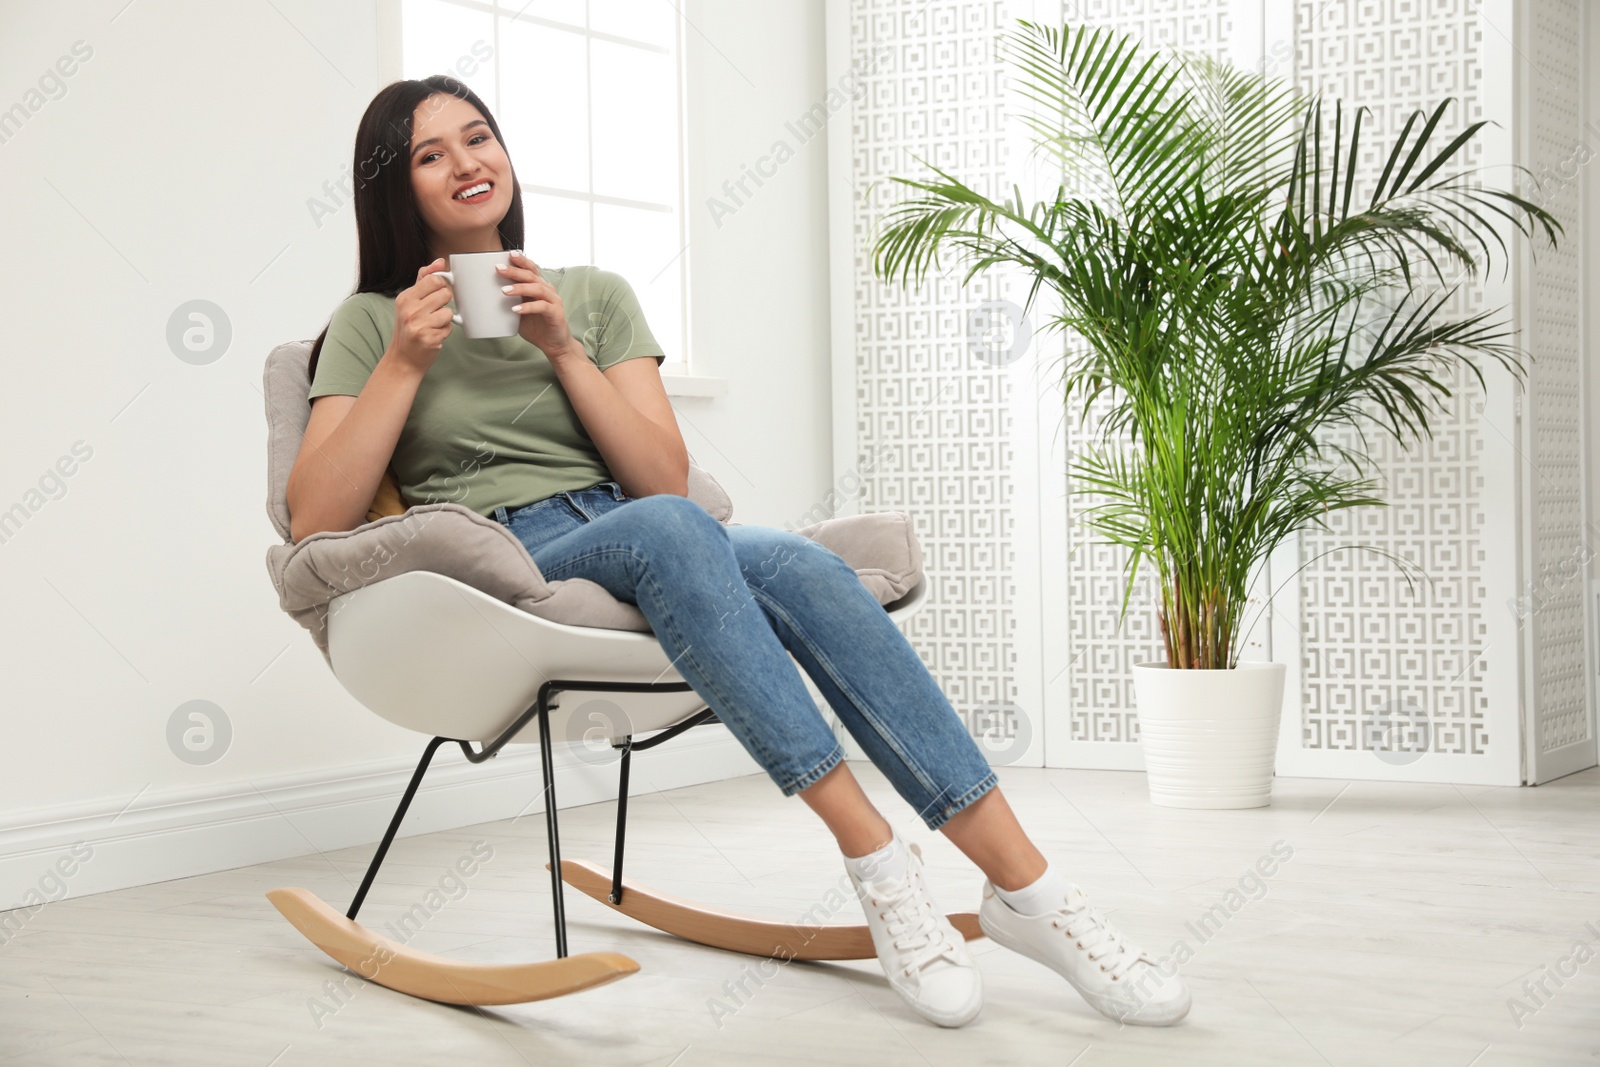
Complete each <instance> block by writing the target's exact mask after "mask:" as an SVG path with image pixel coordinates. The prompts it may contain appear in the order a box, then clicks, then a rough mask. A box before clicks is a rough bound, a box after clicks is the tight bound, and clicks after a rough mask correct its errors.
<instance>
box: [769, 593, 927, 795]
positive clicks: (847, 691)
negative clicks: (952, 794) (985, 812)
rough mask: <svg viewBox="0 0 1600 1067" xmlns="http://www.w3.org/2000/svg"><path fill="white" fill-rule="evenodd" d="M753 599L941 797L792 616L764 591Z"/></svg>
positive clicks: (910, 767)
mask: <svg viewBox="0 0 1600 1067" xmlns="http://www.w3.org/2000/svg"><path fill="white" fill-rule="evenodd" d="M865 588H866V587H865V586H863V587H862V589H863V590H865ZM750 595H751V596H752V597H755V598H756V599H757V600H759V601H761V602H762V604H764V605H768V606H769V609H770V610H771V611H773V613H774V614H776V615H778V616H779V617H781V618H782V619H783V621H784V622H785V623H787V624H788V626H789V628H790V629H791V630H793V631H794V633H795V636H796V637H798V638H799V639H800V641H801V643H802V644H804V645H805V646H806V648H808V649H810V651H811V654H812V655H813V656H814V657H816V660H817V662H818V663H820V664H822V669H823V670H825V671H827V672H828V677H829V678H832V679H833V683H834V684H835V685H837V686H838V687H839V691H840V692H842V693H844V695H845V696H846V697H848V698H849V699H850V702H851V703H852V704H854V705H855V706H856V711H858V712H859V713H860V714H861V717H862V718H863V719H865V720H866V721H867V722H869V723H871V724H872V728H873V730H875V731H876V732H877V734H878V736H879V737H881V738H882V739H883V743H884V744H886V745H888V746H889V748H891V749H893V750H894V752H895V754H896V755H898V756H899V757H900V761H901V762H902V763H904V764H905V765H906V767H907V769H909V770H910V771H911V773H912V774H913V775H915V776H916V779H917V781H919V782H920V783H922V787H923V788H924V789H925V790H927V791H928V793H930V794H931V795H933V796H934V797H936V798H937V797H938V796H939V795H941V794H942V793H943V792H944V790H943V789H940V788H939V787H938V786H937V785H936V784H935V783H934V782H933V781H932V779H931V778H930V776H929V775H928V773H927V771H925V770H924V769H923V767H922V765H921V764H919V763H918V762H917V761H916V760H914V759H912V758H911V755H910V754H909V753H908V752H907V751H906V750H905V749H904V748H902V747H901V746H900V743H899V740H898V739H897V738H896V737H895V736H894V735H893V734H892V733H890V732H889V731H888V730H886V729H884V726H883V723H882V721H881V720H879V718H878V717H877V716H876V715H875V714H873V712H872V711H871V709H870V708H869V707H868V706H867V704H866V702H865V701H863V700H862V699H861V696H860V694H859V693H857V692H856V691H855V690H854V689H853V688H852V687H851V686H850V684H849V683H848V682H846V681H845V680H844V679H843V678H841V677H839V674H838V672H837V671H835V670H834V669H833V664H832V663H830V662H829V661H828V657H826V656H824V655H823V654H822V653H821V652H820V651H818V649H817V646H816V645H815V644H813V643H812V642H811V639H810V638H809V637H807V636H806V633H805V631H804V630H803V629H802V628H801V627H800V626H798V625H796V624H795V621H794V619H793V617H792V616H790V615H789V613H788V612H786V611H784V610H783V607H782V605H780V604H779V603H778V602H777V601H775V600H773V599H772V598H771V597H770V596H767V595H766V593H765V591H761V592H757V591H756V590H754V589H752V590H751V591H750ZM869 595H870V594H869Z"/></svg>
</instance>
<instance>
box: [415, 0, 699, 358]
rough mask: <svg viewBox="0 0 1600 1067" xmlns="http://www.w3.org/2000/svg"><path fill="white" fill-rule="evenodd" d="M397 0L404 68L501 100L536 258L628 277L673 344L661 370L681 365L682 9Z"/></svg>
mask: <svg viewBox="0 0 1600 1067" xmlns="http://www.w3.org/2000/svg"><path fill="white" fill-rule="evenodd" d="M398 8H399V18H400V27H399V39H400V52H401V59H400V72H401V73H400V77H403V78H423V77H427V76H428V75H430V74H442V73H448V74H451V75H453V76H455V77H456V78H458V79H460V80H461V81H462V82H464V83H465V84H466V85H467V86H469V87H470V88H471V89H472V91H473V92H475V93H477V94H478V95H479V96H480V97H482V98H483V100H484V102H485V103H486V104H488V105H489V107H490V108H492V109H493V110H494V114H495V120H496V121H497V122H498V123H499V124H500V129H501V132H502V133H503V134H504V135H505V140H506V148H507V152H508V153H509V155H510V156H511V162H512V165H513V166H514V167H515V168H516V171H517V179H518V182H519V184H520V185H521V187H522V205H523V216H524V220H525V230H526V233H525V237H524V240H523V244H524V247H525V248H526V249H527V250H528V252H529V254H530V255H532V256H533V257H535V258H536V259H537V260H538V261H539V262H540V263H549V264H551V265H552V266H571V265H578V264H584V263H592V264H595V265H596V266H600V267H603V268H605V269H607V270H614V271H616V272H617V273H618V274H621V275H622V276H623V277H624V278H626V279H627V280H628V282H629V283H630V284H631V285H632V286H633V289H634V292H635V293H637V294H638V297H639V303H640V305H641V306H642V307H643V308H644V311H645V317H646V319H647V320H648V322H649V324H650V328H651V331H652V332H653V333H654V334H655V335H656V339H657V340H659V341H660V342H661V347H662V348H663V349H664V350H665V351H666V353H667V359H666V362H664V363H663V364H662V365H661V371H662V373H663V374H664V375H666V374H675V375H686V374H687V373H688V372H689V367H688V361H687V356H688V351H689V346H688V338H689V323H688V318H689V315H688V308H689V300H688V253H687V247H688V243H689V238H688V224H687V220H686V217H685V213H684V186H685V181H684V151H683V128H684V122H683V69H682V64H681V62H680V57H681V55H682V41H683V29H682V19H681V17H680V15H679V14H678V12H677V10H676V7H675V5H674V4H673V3H671V2H670V0H490V2H484V0H401V2H400V3H399V5H398ZM390 10H391V12H392V11H393V7H392V6H391V8H390ZM391 17H393V16H392V15H391Z"/></svg>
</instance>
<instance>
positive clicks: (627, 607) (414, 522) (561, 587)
mask: <svg viewBox="0 0 1600 1067" xmlns="http://www.w3.org/2000/svg"><path fill="white" fill-rule="evenodd" d="M312 343H313V342H310V341H294V342H290V343H287V344H282V345H279V346H278V347H277V348H274V349H273V350H272V353H271V354H270V355H269V356H268V357H267V364H266V372H265V378H264V389H263V392H264V395H265V397H266V411H267V428H268V432H267V514H268V516H269V517H270V518H271V519H272V524H273V527H274V528H275V529H276V530H277V531H278V534H279V536H280V537H281V538H282V539H283V543H282V544H278V545H274V546H272V547H271V548H269V549H268V550H267V571H268V573H269V574H270V575H271V576H272V584H273V585H274V586H275V587H276V588H277V590H278V602H279V606H281V607H282V608H283V610H284V611H286V612H288V613H289V615H290V616H292V617H293V618H294V619H295V621H297V622H299V623H300V624H301V625H302V626H304V627H305V628H306V629H308V630H310V631H311V635H312V639H313V640H314V641H315V642H316V645H317V648H318V649H320V650H321V651H322V654H323V656H324V657H325V658H326V656H327V654H328V639H327V615H328V604H329V602H330V601H331V600H332V599H333V598H334V597H336V596H338V595H339V594H341V593H344V592H348V591H350V590H352V589H359V588H361V587H362V586H364V585H369V584H371V583H373V582H377V581H381V580H383V579H384V578H388V577H392V576H393V575H396V574H403V573H405V572H407V571H414V570H426V571H436V572H438V573H440V574H443V575H446V576H448V577H451V578H455V579H457V580H458V581H461V582H463V583H465V584H467V585H470V586H472V587H473V588H475V589H479V590H482V591H483V592H485V593H487V594H489V595H490V596H493V597H495V598H497V599H499V600H503V601H505V602H506V603H507V604H510V605H512V606H514V607H517V608H520V609H522V610H523V611H527V612H529V613H531V614H534V615H538V616H539V617H541V618H545V619H549V620H551V621H552V622H561V623H567V624H569V625H573V626H593V627H598V628H601V629H609V630H634V631H640V632H644V633H648V632H650V624H649V622H648V621H647V620H646V619H645V617H644V614H643V613H642V612H640V611H639V609H638V607H637V606H635V605H633V604H628V603H626V602H624V601H620V600H618V599H616V598H615V597H613V596H612V595H611V594H610V593H609V592H607V591H606V590H605V588H604V587H602V586H600V585H598V584H596V583H595V582H591V581H588V580H586V579H583V578H567V579H563V580H562V581H557V582H546V581H545V580H544V576H543V575H541V574H540V573H539V568H538V566H537V565H536V564H535V563H534V562H533V557H532V556H530V555H529V554H528V550H527V548H526V547H524V546H523V544H522V542H521V541H519V540H517V538H516V535H514V534H513V533H512V532H511V531H510V530H508V529H507V528H506V527H504V526H502V525H500V524H499V523H498V522H496V521H495V520H493V519H491V518H487V517H485V516H483V515H479V514H478V513H477V512H475V511H473V510H471V509H470V508H466V507H463V506H462V505H460V504H456V503H451V502H448V501H446V502H443V503H436V504H418V505H416V506H414V507H411V508H408V509H406V510H405V511H403V512H401V513H400V514H395V515H384V516H382V517H379V518H377V519H374V520H371V521H368V522H366V523H363V524H362V525H360V526H357V527H356V528H355V529H353V530H327V531H323V532H321V533H316V534H312V535H311V536H310V537H307V538H306V539H305V540H303V541H301V542H300V543H299V544H294V543H293V542H292V540H291V538H290V533H289V506H288V502H287V490H288V484H289V471H290V470H291V469H292V468H293V466H294V461H295V457H296V456H297V455H298V454H299V450H300V439H301V437H302V436H304V434H305V427H306V422H307V421H308V420H309V419H310V416H311V405H310V403H309V402H308V401H307V399H306V394H307V392H308V391H309V389H310V382H309V380H308V378H307V376H306V364H307V361H308V360H309V358H310V354H311V345H312ZM689 498H690V499H691V500H694V501H695V502H696V503H698V504H699V505H700V506H701V507H703V508H705V509H706V511H707V512H709V513H710V514H711V515H712V516H713V517H715V518H716V519H717V520H718V521H719V522H722V523H724V524H728V525H738V524H737V523H731V522H730V521H729V520H730V519H731V518H732V515H733V504H732V501H730V500H729V499H728V495H727V493H725V492H723V490H722V486H721V485H719V484H718V483H717V481H716V479H714V478H712V477H711V475H710V474H708V473H706V472H705V471H704V470H702V469H701V468H700V466H699V465H698V464H696V463H695V462H694V457H693V456H691V457H690V460H689ZM795 532H796V533H798V534H801V535H802V536H805V537H809V538H811V539H812V540H814V541H816V542H818V543H819V544H821V545H823V546H824V547H826V548H828V549H829V550H830V551H832V552H834V553H836V554H837V555H839V556H840V557H841V558H843V559H844V560H845V561H846V562H847V563H849V564H850V565H851V566H852V567H853V568H855V571H856V574H857V575H858V576H860V578H861V581H862V584H864V585H865V586H866V587H867V588H868V589H869V590H870V591H871V592H872V594H873V595H874V596H875V597H877V599H878V602H879V603H880V604H891V603H893V602H894V601H896V600H898V599H900V598H901V597H903V596H905V595H906V593H908V592H910V591H911V589H912V588H913V587H915V586H916V584H917V583H918V582H919V581H921V579H922V550H921V547H920V546H919V545H918V543H917V539H916V537H915V535H914V534H913V532H912V529H911V523H910V519H909V517H908V516H906V515H903V514H901V513H899V512H880V513H877V514H872V515H850V516H844V517H841V518H834V519H826V520H824V521H822V522H819V523H814V524H813V525H811V526H806V527H803V528H801V529H799V530H796V531H795Z"/></svg>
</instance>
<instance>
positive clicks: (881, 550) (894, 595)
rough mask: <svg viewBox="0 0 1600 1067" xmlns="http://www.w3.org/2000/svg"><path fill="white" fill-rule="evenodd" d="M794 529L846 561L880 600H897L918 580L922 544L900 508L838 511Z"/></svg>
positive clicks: (919, 579)
mask: <svg viewBox="0 0 1600 1067" xmlns="http://www.w3.org/2000/svg"><path fill="white" fill-rule="evenodd" d="M794 532H795V533H797V534H799V535H801V536H802V537H808V538H810V539H811V540H813V541H815V542H816V543H817V544H819V545H821V546H822V547H824V548H826V549H828V550H829V551H831V552H832V553H834V554H835V555H837V556H838V557H839V558H841V559H843V560H844V561H845V562H846V563H848V564H850V566H851V567H853V568H854V569H855V572H856V576H857V577H859V578H860V579H861V584H863V585H865V586H866V587H867V588H868V589H870V590H871V591H872V595H873V596H875V597H877V598H878V603H880V604H890V603H893V602H894V601H896V600H899V599H900V598H901V597H903V596H905V595H906V594H907V593H908V592H910V591H911V590H912V589H913V588H914V587H915V586H916V585H917V584H918V583H919V582H921V581H922V546H921V545H920V544H918V543H917V535H916V533H915V532H914V531H913V530H912V528H911V516H909V515H907V514H905V513H903V512H899V511H880V512H874V513H872V514H869V515H841V516H839V517H837V518H832V519H824V520H822V521H821V522H817V523H812V524H811V525H810V526H802V527H800V528H799V529H797V530H795V531H794Z"/></svg>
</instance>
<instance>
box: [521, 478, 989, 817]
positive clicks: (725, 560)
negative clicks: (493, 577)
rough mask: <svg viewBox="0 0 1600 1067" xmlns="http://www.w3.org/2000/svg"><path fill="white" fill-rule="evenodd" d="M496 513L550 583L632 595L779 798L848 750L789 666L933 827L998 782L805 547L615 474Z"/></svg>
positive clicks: (844, 566) (917, 663) (826, 561)
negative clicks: (642, 493)
mask: <svg viewBox="0 0 1600 1067" xmlns="http://www.w3.org/2000/svg"><path fill="white" fill-rule="evenodd" d="M494 517H495V519H496V520H497V521H499V522H500V523H502V524H504V525H505V526H507V527H509V528H510V530H511V532H512V533H513V534H515V535H516V537H517V540H519V541H521V542H522V543H523V545H524V546H526V548H527V549H528V554H529V555H531V556H532V557H533V561H534V562H535V563H536V564H538V566H539V571H540V573H542V574H543V575H544V577H545V578H546V579H547V580H549V581H560V580H561V579H564V578H587V579H588V580H590V581H592V582H595V583H597V584H598V585H600V586H603V587H604V588H605V589H606V590H607V591H608V592H610V593H611V595H612V596H614V597H616V598H617V599H618V600H621V601H624V602H626V603H629V604H636V605H638V608H639V610H640V611H641V612H642V613H643V614H644V617H645V618H646V619H647V620H648V621H649V623H650V627H651V629H652V630H653V631H654V632H655V636H656V639H657V640H658V641H660V642H661V647H662V649H663V650H664V651H665V652H666V653H667V656H668V658H669V659H670V660H671V662H672V665H673V667H674V668H676V669H677V671H678V673H680V674H681V675H683V679H684V681H686V682H688V683H689V684H690V685H692V686H694V688H695V691H696V692H697V693H699V694H700V696H701V698H702V699H704V700H705V702H706V703H707V704H708V705H710V707H711V709H712V710H713V711H715V712H716V714H717V717H718V718H719V719H721V720H722V721H723V722H724V723H725V724H726V725H727V727H728V729H729V731H730V732H732V734H733V735H734V737H736V738H738V740H739V743H740V744H742V745H743V746H744V747H745V749H746V751H748V752H749V753H750V754H751V755H752V756H753V757H755V759H756V762H758V763H760V764H761V766H762V768H763V769H764V770H765V771H766V772H767V774H768V775H769V776H770V777H771V778H772V780H773V781H774V782H776V783H777V785H778V788H779V789H781V790H782V791H783V794H784V796H793V795H794V794H795V793H797V792H799V791H800V790H802V789H805V788H806V787H807V786H809V785H812V784H813V783H815V782H816V781H817V779H819V778H821V777H822V776H823V775H824V774H827V773H828V772H829V771H831V770H832V769H833V768H834V767H835V766H837V765H838V764H839V762H840V761H841V760H843V759H844V750H843V749H842V748H841V747H840V745H839V742H838V740H837V739H836V738H835V737H834V735H833V731H832V730H830V729H829V728H828V724H827V722H826V721H825V720H824V719H823V717H822V714H821V712H819V711H818V710H817V707H816V704H815V703H814V702H813V701H812V698H811V694H810V693H808V692H807V691H806V686H805V680H804V679H803V678H801V677H800V672H799V670H797V669H796V667H795V661H796V660H798V661H799V663H800V664H801V665H802V666H804V667H805V670H806V673H807V674H809V675H810V676H811V678H812V680H813V681H814V682H815V683H816V686H817V688H818V690H820V691H821V693H822V695H823V696H824V697H825V698H827V701H828V703H829V704H830V705H831V706H832V707H833V710H834V711H835V712H836V713H837V714H838V716H839V720H840V721H841V722H842V723H843V724H844V726H845V728H846V729H847V730H849V731H850V734H851V736H852V737H854V738H855V739H856V741H857V742H858V743H859V744H860V745H861V747H862V749H863V750H864V751H865V752H866V753H867V755H868V756H869V757H870V758H871V759H872V762H873V763H875V764H876V765H877V766H878V767H879V768H880V769H881V770H882V771H883V773H884V774H885V776H887V777H888V779H889V781H890V783H891V784H893V786H894V788H895V790H896V791H897V792H898V793H899V794H900V795H901V796H902V797H904V798H905V800H906V802H907V803H909V804H910V805H911V806H912V808H914V809H915V810H916V812H917V815H918V816H919V817H920V818H921V819H922V821H923V822H924V823H926V824H927V826H928V828H929V829H930V830H937V829H938V828H939V827H940V826H942V825H944V823H945V822H946V821H947V820H948V819H949V818H950V817H951V816H952V815H954V814H956V813H957V812H958V811H960V810H961V809H963V808H965V807H966V806H967V805H968V804H971V803H972V802H973V801H974V800H977V799H978V798H979V797H980V796H982V795H983V794H984V793H986V792H988V791H989V790H990V789H992V788H993V787H994V786H995V785H997V784H998V781H999V780H998V779H997V778H996V777H995V773H994V771H993V770H992V769H991V768H990V766H989V761H988V760H987V759H985V758H984V755H983V752H982V750H981V749H980V748H979V747H978V744H977V742H976V741H974V740H973V738H972V735H971V734H969V733H968V732H967V729H966V727H965V726H964V725H963V724H962V722H961V717H960V716H959V715H957V714H956V711H955V709H954V708H953V707H951V706H950V701H949V700H948V699H947V698H946V697H945V695H944V693H943V692H942V691H940V689H939V686H938V684H937V683H936V682H935V681H934V680H933V676H932V675H930V674H929V673H928V669H927V667H925V666H924V665H923V663H922V659H921V657H919V656H918V655H917V652H916V650H915V649H914V648H912V647H911V643H910V642H909V641H907V640H906V637H905V635H904V634H902V633H901V632H900V630H899V628H898V627H896V626H895V624H894V621H893V620H891V619H890V618H889V615H888V613H887V612H885V611H884V609H883V606H882V605H881V604H879V603H878V599H877V597H875V596H873V595H872V593H871V592H869V591H868V590H867V587H866V586H864V585H862V584H861V580H860V579H859V578H858V577H857V576H856V572H855V570H854V569H852V568H851V566H850V565H849V564H848V563H846V562H845V561H844V560H843V559H841V558H840V557H839V556H838V555H837V554H835V553H834V552H832V551H830V550H828V549H826V548H824V547H823V546H821V545H819V544H817V543H816V542H815V541H812V540H810V539H809V538H807V537H803V536H801V535H800V534H796V533H790V532H788V531H786V530H778V529H773V528H770V527H765V526H744V525H740V526H724V525H723V524H722V523H720V522H718V521H717V520H716V519H714V518H712V517H711V515H710V514H709V513H708V512H707V511H706V510H705V509H704V508H702V507H701V506H700V505H699V504H696V503H695V502H694V501H692V500H690V499H688V498H687V497H681V496H676V495H674V494H670V493H668V494H659V495H653V496H646V497H639V498H637V499H635V498H632V497H629V496H627V495H626V494H625V493H623V491H622V487H621V486H619V485H618V484H617V483H616V482H601V483H599V484H598V485H594V486H590V487H589V488H587V489H578V490H573V491H571V492H562V493H557V494H556V495H554V496H551V497H547V498H545V499H544V500H538V501H535V502H534V503H532V504H528V505H526V506H524V507H520V508H516V509H515V510H511V511H508V510H507V509H506V508H504V507H499V508H496V509H495V515H494ZM791 653H792V654H793V656H794V660H791V659H790V658H789V655H790V654H791Z"/></svg>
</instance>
